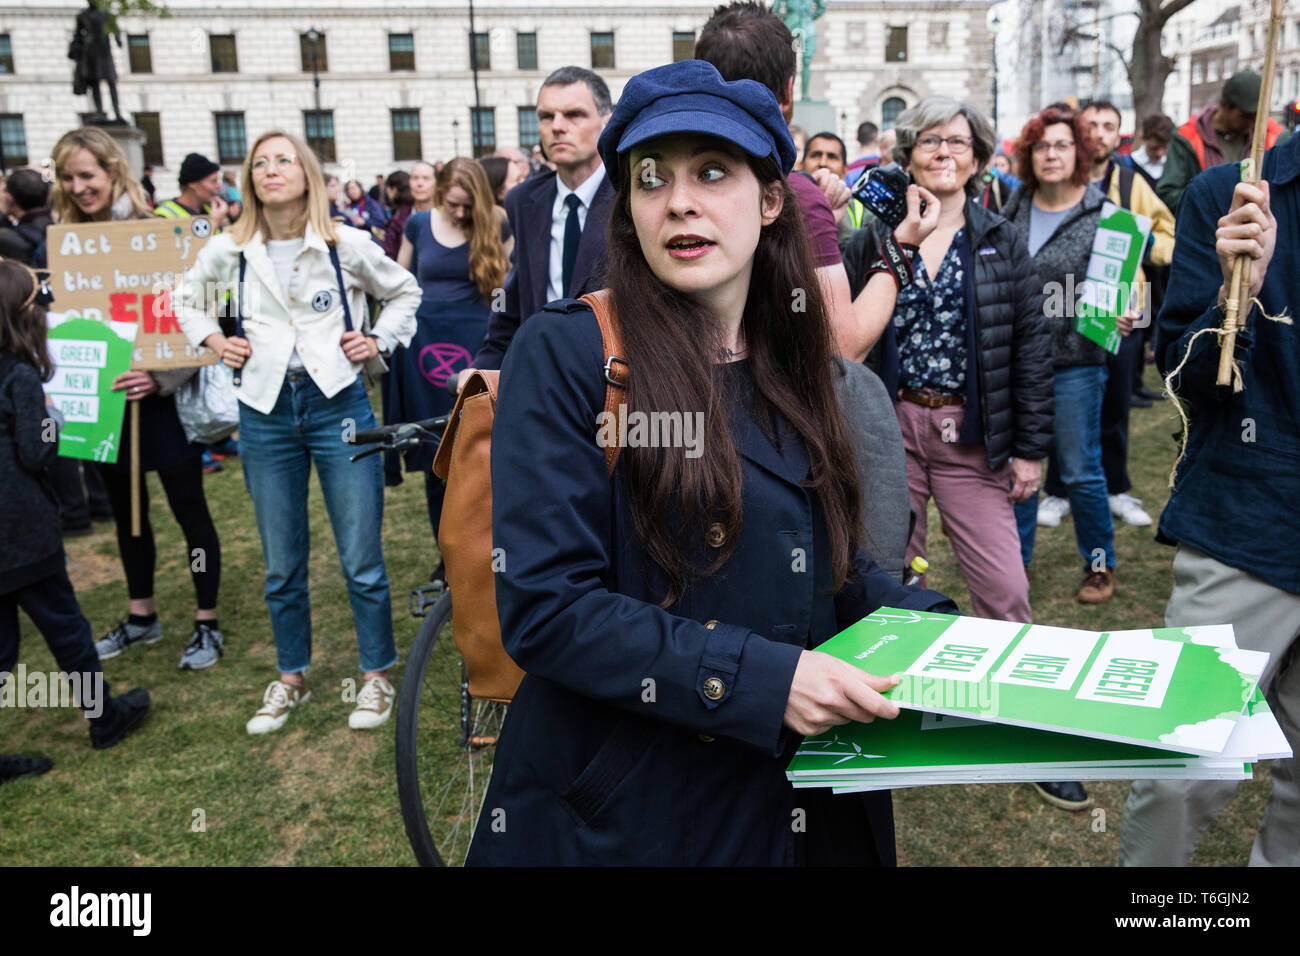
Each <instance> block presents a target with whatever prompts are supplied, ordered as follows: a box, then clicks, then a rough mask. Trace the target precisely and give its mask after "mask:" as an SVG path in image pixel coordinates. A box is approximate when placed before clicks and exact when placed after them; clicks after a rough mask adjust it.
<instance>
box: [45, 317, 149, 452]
mask: <svg viewBox="0 0 1300 956" xmlns="http://www.w3.org/2000/svg"><path fill="white" fill-rule="evenodd" d="M48 322H49V326H50V328H49V351H50V358H51V359H52V360H53V362H54V377H53V378H52V379H51V380H50V381H49V382H48V383H47V384H46V386H45V393H46V395H48V396H49V398H50V401H51V403H52V404H53V405H54V407H56V408H57V409H58V410H59V411H60V412H62V413H63V417H64V419H65V424H64V426H63V430H62V431H61V432H60V433H59V454H60V455H62V456H63V457H64V458H83V459H85V460H87V461H104V462H115V461H117V456H118V451H119V447H118V446H119V445H120V444H121V440H122V415H123V412H124V411H125V409H126V393H125V392H115V391H113V390H112V385H113V380H114V379H115V378H117V377H118V376H119V375H121V374H122V373H123V372H126V371H129V370H130V368H131V358H132V349H133V347H134V343H135V332H136V329H137V328H138V323H135V322H112V321H105V320H102V319H83V318H67V317H64V316H63V315H60V314H57V313H54V312H51V313H49V316H48Z"/></svg>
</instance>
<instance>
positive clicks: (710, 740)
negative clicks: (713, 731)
mask: <svg viewBox="0 0 1300 956" xmlns="http://www.w3.org/2000/svg"><path fill="white" fill-rule="evenodd" d="M717 739H718V738H716V737H711V736H709V735H708V734H700V743H702V744H711V743H713V741H715V740H717Z"/></svg>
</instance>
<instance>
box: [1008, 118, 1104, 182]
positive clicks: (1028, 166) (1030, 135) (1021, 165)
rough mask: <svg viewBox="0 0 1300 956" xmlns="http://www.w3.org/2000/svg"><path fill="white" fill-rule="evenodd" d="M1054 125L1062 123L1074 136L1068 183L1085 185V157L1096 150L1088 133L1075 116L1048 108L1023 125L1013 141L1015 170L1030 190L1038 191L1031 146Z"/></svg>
mask: <svg viewBox="0 0 1300 956" xmlns="http://www.w3.org/2000/svg"><path fill="white" fill-rule="evenodd" d="M1058 123H1064V124H1065V125H1066V126H1068V127H1070V131H1071V132H1072V133H1074V175H1073V176H1071V177H1070V182H1072V183H1074V185H1076V186H1086V185H1087V183H1088V165H1089V163H1088V160H1087V158H1086V157H1089V156H1091V155H1092V154H1093V153H1094V152H1095V151H1096V147H1095V146H1094V144H1093V141H1092V131H1091V130H1090V129H1089V128H1088V124H1087V123H1085V122H1084V121H1083V117H1082V116H1081V115H1079V114H1078V113H1075V112H1073V111H1067V110H1059V109H1056V108H1054V107H1051V106H1049V107H1048V108H1047V109H1045V110H1043V111H1042V112H1041V113H1039V114H1038V115H1037V116H1035V117H1034V118H1033V119H1031V120H1030V121H1029V122H1028V123H1026V124H1025V128H1024V129H1022V130H1021V131H1020V138H1019V139H1018V140H1017V141H1016V165H1017V171H1018V172H1019V174H1020V179H1021V180H1022V181H1023V182H1024V183H1025V185H1026V186H1028V187H1029V188H1030V189H1037V188H1038V177H1037V176H1035V175H1034V157H1033V152H1034V145H1035V144H1037V143H1041V142H1042V141H1043V137H1044V136H1045V135H1046V133H1047V127H1049V126H1055V125H1056V124H1058Z"/></svg>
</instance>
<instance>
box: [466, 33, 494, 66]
mask: <svg viewBox="0 0 1300 956" xmlns="http://www.w3.org/2000/svg"><path fill="white" fill-rule="evenodd" d="M489 40H491V36H490V35H489V34H487V33H471V34H470V35H469V56H470V62H471V63H472V64H473V67H472V68H473V69H475V70H490V69H492V48H491V45H490V44H489V42H488V41H489Z"/></svg>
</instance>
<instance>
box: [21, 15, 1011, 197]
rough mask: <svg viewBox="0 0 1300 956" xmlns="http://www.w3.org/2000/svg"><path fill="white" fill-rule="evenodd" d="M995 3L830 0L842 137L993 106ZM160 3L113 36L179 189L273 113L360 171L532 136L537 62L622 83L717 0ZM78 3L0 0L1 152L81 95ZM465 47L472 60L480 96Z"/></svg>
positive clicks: (160, 169) (819, 68)
mask: <svg viewBox="0 0 1300 956" xmlns="http://www.w3.org/2000/svg"><path fill="white" fill-rule="evenodd" d="M989 5H990V4H989V2H988V0H829V3H828V4H827V11H826V13H825V15H823V16H822V17H821V18H819V19H818V20H817V21H816V23H817V28H818V31H819V36H820V44H819V49H818V51H817V54H816V56H815V57H814V58H813V62H812V89H811V90H810V94H811V96H812V98H814V99H820V100H824V101H826V102H828V103H829V104H830V105H831V107H832V108H833V109H834V111H835V116H836V117H838V118H839V122H840V126H839V132H840V133H841V135H845V134H847V135H845V138H846V139H847V140H848V141H849V149H850V151H852V150H853V142H852V140H853V133H854V131H855V130H856V128H857V125H858V123H859V122H861V121H862V120H865V119H871V120H873V121H875V122H877V123H882V121H884V123H883V124H884V125H889V122H890V121H891V119H892V116H893V115H896V113H897V111H898V110H899V109H901V108H905V107H907V106H910V105H912V104H914V103H915V102H916V100H917V99H918V98H920V97H922V96H925V95H927V94H930V93H944V94H947V95H951V96H958V97H963V98H969V99H971V100H973V101H974V102H976V103H978V104H979V105H980V106H982V107H984V108H986V109H987V108H988V107H989V106H990V95H991V78H992V77H991V56H992V48H991V41H992V38H991V35H990V34H989V33H988V31H987V28H986V27H985V26H984V22H985V14H986V12H987V10H988V8H989ZM167 6H168V7H169V9H170V11H171V16H170V17H168V18H165V19H162V18H157V17H142V16H136V15H132V16H126V17H123V18H121V20H120V22H119V27H120V31H121V36H122V43H123V46H122V47H121V48H120V49H118V48H116V47H115V48H114V57H115V61H116V65H117V72H118V92H119V97H120V101H121V106H122V111H123V113H124V114H125V115H126V117H127V118H128V119H130V120H132V121H134V122H135V123H136V125H138V126H140V127H141V128H142V129H144V130H145V131H146V133H147V134H148V136H149V143H148V144H147V147H146V152H147V155H148V156H149V157H150V158H151V159H152V161H153V164H154V166H155V175H154V181H155V183H156V185H157V186H158V189H159V193H160V194H161V195H162V196H170V195H174V194H175V191H176V184H175V174H176V171H177V170H178V169H179V166H180V162H181V159H182V158H183V157H184V156H185V154H186V153H189V152H201V153H204V154H205V155H208V156H210V157H211V158H213V159H215V160H218V161H219V162H221V163H222V165H223V166H225V167H227V168H234V167H235V166H237V165H238V159H239V158H240V157H242V154H243V152H244V150H245V149H246V146H247V145H248V144H250V143H251V142H252V141H253V139H254V138H255V137H256V136H257V135H258V134H259V133H260V132H262V131H264V130H267V129H272V128H283V129H286V130H288V131H290V132H294V133H297V134H299V135H303V134H306V135H307V137H308V139H309V140H311V141H313V143H314V144H316V145H317V146H318V148H319V150H320V152H321V153H322V154H323V155H324V156H325V158H326V159H327V165H328V166H329V168H331V169H333V170H335V171H337V172H340V173H341V174H342V175H344V176H348V177H355V178H357V179H360V180H362V181H363V182H364V183H365V184H366V185H369V184H370V183H372V182H373V181H374V176H375V174H377V173H386V172H388V171H391V170H393V169H395V168H408V167H409V166H410V165H411V163H412V162H413V161H414V160H415V159H417V158H424V159H430V160H432V159H438V158H442V159H446V158H449V157H451V156H453V155H457V154H468V153H470V152H471V150H472V149H474V148H475V146H477V151H479V152H485V151H491V150H492V149H494V148H496V147H499V146H506V145H524V146H531V144H532V143H533V142H535V141H536V138H537V132H536V117H535V113H533V104H534V103H535V100H536V96H537V90H538V87H539V86H540V84H541V82H542V80H543V79H544V78H545V76H546V75H547V74H548V73H549V72H550V71H552V70H554V69H556V68H557V67H560V66H564V65H569V64H573V65H578V66H583V67H588V68H595V69H596V71H597V72H598V73H600V74H601V75H602V76H603V77H605V79H606V80H607V82H608V83H609V85H610V89H611V91H612V93H613V95H614V96H615V97H616V98H617V96H618V94H619V93H620V91H621V90H622V87H623V85H624V83H625V82H626V81H627V79H628V77H630V76H631V75H633V74H634V73H637V72H640V71H642V70H645V69H648V68H650V67H653V66H657V65H660V64H663V63H667V62H670V61H672V60H673V59H682V58H685V57H686V56H689V55H690V51H691V49H692V47H693V44H694V39H695V36H696V35H697V34H698V31H699V29H700V28H701V27H702V26H703V24H704V22H705V21H706V20H707V19H708V16H709V14H710V13H711V11H712V9H713V7H714V6H715V4H714V3H713V2H706V3H694V2H689V0H688V2H680V3H668V4H665V3H663V2H662V0H657V2H650V0H623V2H620V3H618V4H611V3H607V2H593V0H585V2H584V0H577V2H576V3H570V4H563V5H561V4H555V3H549V2H547V3H542V2H538V0H481V2H478V3H476V4H475V7H474V34H475V37H474V38H473V40H471V36H470V34H471V30H470V20H469V9H468V5H467V4H466V3H464V2H463V0H455V2H452V0H430V2H428V3H425V4H421V5H420V6H419V7H418V8H416V7H413V6H411V5H409V4H405V3H399V2H391V0H387V2H386V0H327V2H325V3H323V4H320V5H312V4H306V3H302V2H300V0H262V2H260V3H257V4H251V3H247V2H245V0H235V2H231V3H227V4H223V5H222V7H221V9H220V10H216V11H214V10H213V4H211V3H210V2H208V0H170V2H169V3H168V4H167ZM80 8H81V5H80V4H78V3H72V2H50V3H39V2H38V3H37V4H34V5H28V6H25V7H22V8H15V7H5V8H0V165H4V166H12V165H19V164H22V163H34V164H39V163H40V162H41V160H42V159H43V158H45V157H47V156H48V155H49V151H50V149H51V148H52V147H53V145H54V143H55V142H56V140H57V139H58V137H59V136H60V135H62V134H63V133H64V132H65V131H67V130H68V129H71V128H73V127H75V126H77V125H79V123H80V122H81V115H82V113H83V112H84V111H87V110H89V109H90V106H89V105H88V100H89V97H85V96H82V97H74V96H73V94H72V82H71V78H72V63H71V61H69V60H68V59H67V49H68V42H69V40H70V39H71V35H72V29H73V24H74V20H75V16H76V13H77V11H78V10H79V9H80ZM312 30H315V31H318V32H319V34H320V35H321V38H320V40H319V41H318V42H317V45H316V46H315V47H314V49H315V50H316V66H317V70H316V73H315V77H316V78H318V79H319V88H317V87H316V86H315V85H314V83H313V71H312V69H311V62H312V61H311V51H312V50H313V46H312V44H311V42H310V40H309V39H308V35H309V33H310V31H312ZM900 52H901V56H900ZM887 55H888V56H891V57H892V59H891V60H888V61H887V59H886V57H887ZM471 56H474V57H475V58H476V59H477V61H478V66H479V70H478V76H477V88H478V103H479V109H478V110H477V111H475V110H474V108H473V107H474V103H475V76H474V71H473V70H472V69H471ZM318 96H319V107H318V105H317V102H318V101H317V97H318ZM105 103H106V104H107V96H105ZM318 109H319V112H318ZM472 127H473V129H472ZM20 161H21V162H20Z"/></svg>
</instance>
